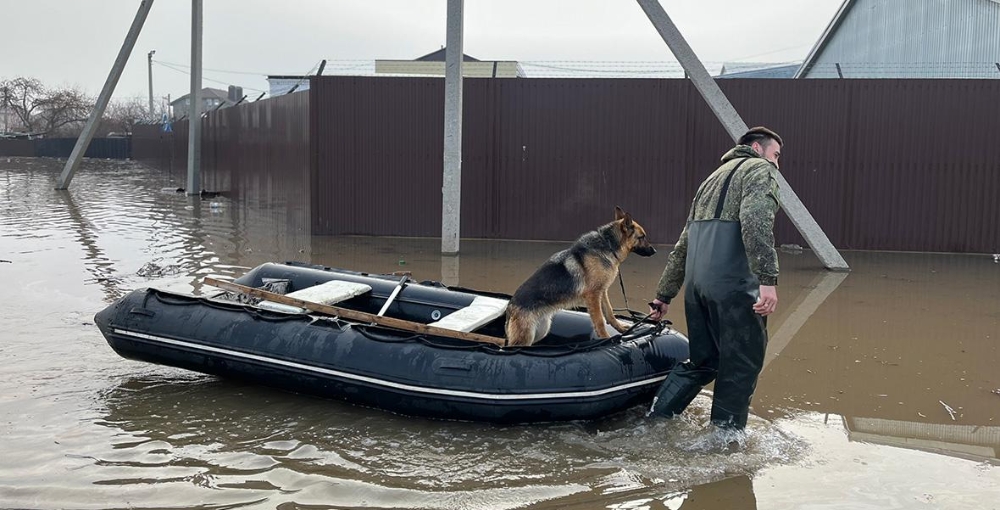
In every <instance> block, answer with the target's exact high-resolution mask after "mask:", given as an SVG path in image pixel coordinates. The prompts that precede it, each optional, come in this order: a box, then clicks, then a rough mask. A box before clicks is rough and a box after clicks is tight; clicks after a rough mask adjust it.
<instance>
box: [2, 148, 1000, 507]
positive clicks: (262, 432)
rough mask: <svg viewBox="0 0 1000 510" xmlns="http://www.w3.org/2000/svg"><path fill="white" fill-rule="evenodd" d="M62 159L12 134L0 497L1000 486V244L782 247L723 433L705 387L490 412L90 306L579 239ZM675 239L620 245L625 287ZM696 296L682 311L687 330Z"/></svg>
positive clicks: (826, 498) (259, 497) (435, 499)
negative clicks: (187, 358) (138, 358)
mask: <svg viewBox="0 0 1000 510" xmlns="http://www.w3.org/2000/svg"><path fill="white" fill-rule="evenodd" d="M61 168H62V167H61V162H60V161H56V160H48V159H18V158H11V159H7V158H0V278H2V281H3V283H4V285H3V288H4V290H5V292H4V294H5V296H4V300H3V304H2V305H0V338H2V340H0V508H44V509H50V508H202V509H212V508H255V509H256V508H261V509H263V508H282V509H296V508H303V509H304V508H310V509H320V508H361V507H365V508H368V507H374V508H497V509H500V508H521V507H528V508H579V509H590V508H609V509H639V508H650V509H656V508H661V509H662V508H670V509H675V510H676V509H678V508H683V509H684V510H691V509H729V508H767V509H773V508H824V509H833V508H845V509H846V508H851V509H857V508H921V509H922V508H948V509H956V508H958V509H964V508H970V509H972V508H975V509H982V508H987V509H988V508H1000V467H998V464H1000V460H998V457H1000V370H998V369H997V366H998V364H1000V352H998V347H997V345H998V337H1000V264H998V263H995V261H994V259H993V257H992V256H990V255H938V254H899V253H866V252H846V253H844V256H845V258H846V259H847V261H848V262H849V263H850V264H851V266H852V267H853V269H854V270H853V271H852V272H851V273H850V274H837V273H829V272H826V271H825V270H823V269H821V267H820V266H819V263H818V262H817V260H816V259H815V257H813V256H812V255H811V254H810V253H809V252H808V251H807V252H805V253H798V254H796V253H782V254H781V264H782V276H781V286H780V288H779V296H780V303H779V310H778V312H777V314H776V315H774V316H772V319H771V321H770V332H771V341H770V345H769V349H768V356H767V366H766V367H765V369H764V372H763V374H762V376H761V379H760V384H759V386H758V392H757V395H756V397H755V399H754V406H753V411H754V416H753V417H752V418H751V423H750V427H749V429H748V430H749V433H748V437H747V440H746V444H745V446H744V447H743V448H742V449H741V450H739V451H737V452H735V453H732V452H727V451H726V450H725V448H723V445H724V443H725V439H726V438H722V437H719V436H717V435H715V434H713V433H712V432H710V429H708V428H707V427H706V426H705V422H706V421H707V415H708V409H709V406H710V400H709V396H708V394H707V393H706V394H704V395H702V396H700V397H699V398H698V400H696V401H695V404H694V405H693V407H692V408H691V409H690V411H689V412H688V413H687V415H686V416H684V417H683V419H680V420H674V421H666V422H664V421H650V420H648V419H646V418H645V417H644V416H643V412H644V409H641V408H636V409H632V410H630V411H629V412H626V413H624V414H621V415H617V416H612V417H609V418H607V419H604V420H600V421H596V422H585V423H564V424H547V425H532V426H516V427H497V426H490V425H483V424H474V423H459V422H446V421H432V420H422V419H412V418H406V417H400V416H396V415H392V414H388V413H385V412H382V411H378V410H373V409H364V408H357V407H353V406H350V405H347V404H342V403H339V402H332V401H326V400H321V399H316V398H311V397H306V396H300V395H295V394H289V393H284V392H281V391H276V390H271V389H267V388H261V387H255V386H248V385H243V384H238V383H234V382H230V381H226V380H220V379H217V378H215V377H209V376H204V375H200V374H195V373H190V372H185V371H182V370H178V369H173V368H168V367H161V366H156V365H149V364H143V363H139V362H133V361H129V360H124V359H122V358H120V357H118V356H117V355H116V354H115V353H114V352H113V351H112V350H111V349H110V348H109V347H108V345H107V344H106V343H105V341H104V339H103V337H102V336H101V334H100V333H99V332H98V330H97V328H96V327H95V326H94V325H93V315H94V313H95V312H97V311H98V310H100V309H101V308H103V307H104V306H106V305H107V304H108V303H110V302H111V301H112V300H114V299H115V298H116V297H119V296H121V295H123V294H124V293H125V292H127V291H128V290H131V289H133V288H137V287H143V286H158V287H167V288H171V289H176V290H182V291H193V292H201V291H202V286H201V284H200V283H199V282H200V279H201V278H203V277H205V276H209V275H223V276H237V275H239V274H241V273H242V272H243V271H245V270H246V269H247V268H249V267H253V266H255V265H257V264H259V263H262V262H266V261H276V260H277V261H282V260H302V261H311V262H314V263H319V264H325V265H329V266H336V267H343V268H348V269H357V270H364V271H372V272H391V271H398V270H408V271H412V272H413V275H414V277H415V278H417V279H419V280H423V279H432V280H442V281H444V282H446V283H449V284H460V285H462V286H465V287H472V288H479V289H483V290H494V291H501V292H508V293H509V292H512V291H513V290H514V289H515V288H516V287H517V285H518V284H519V283H520V282H521V281H522V280H523V279H524V278H526V277H527V276H528V275H529V274H530V273H531V272H532V271H533V270H534V268H535V266H536V265H537V264H539V263H540V262H541V261H543V260H544V259H545V258H547V257H548V255H550V254H551V253H553V252H555V251H557V250H559V249H561V248H562V247H563V246H564V245H565V243H539V242H506V241H505V242H491V241H463V242H462V255H461V256H460V257H445V258H442V257H441V256H440V255H439V254H438V253H437V252H438V249H439V242H438V241H437V240H433V239H431V240H414V239H385V238H364V237H310V236H309V235H307V234H306V232H308V218H307V216H306V212H305V211H304V210H302V208H301V207H300V206H299V205H298V201H297V200H295V198H294V193H292V194H289V195H288V197H290V198H288V197H286V196H285V195H284V194H283V193H284V192H283V191H281V190H280V187H275V186H272V185H271V184H273V183H262V184H261V186H260V188H259V189H256V190H252V191H253V192H252V193H248V195H249V196H247V197H245V199H242V200H240V201H232V200H228V199H226V198H221V197H220V198H212V199H206V200H200V201H195V200H193V199H190V198H188V197H185V196H183V195H179V194H177V193H175V192H173V189H175V188H176V187H177V186H178V185H183V183H177V182H171V181H169V180H168V179H167V178H166V177H163V176H160V175H158V174H157V173H156V172H153V171H151V170H148V169H145V168H143V167H141V166H140V165H138V164H136V163H131V162H113V161H111V162H109V161H85V162H84V164H83V166H82V168H81V170H80V171H79V172H78V174H77V176H76V177H75V179H74V181H73V183H72V186H71V188H72V189H71V190H70V191H68V192H57V191H55V190H54V189H53V188H54V184H55V180H56V177H57V175H58V173H59V171H60V170H61ZM639 220H640V221H641V218H639ZM651 235H653V236H654V237H656V234H655V233H651ZM661 241H666V242H670V241H671V240H669V239H661ZM667 249H669V247H668V246H663V247H662V249H661V252H660V254H658V255H657V256H654V257H652V258H651V259H642V258H639V257H632V258H630V259H629V260H628V261H626V262H625V265H624V266H623V271H622V273H623V276H624V281H625V284H626V289H627V292H628V297H629V304H630V305H632V308H639V307H640V306H641V303H644V302H645V301H647V300H648V299H649V297H650V296H651V294H652V289H653V287H654V286H655V283H656V280H657V278H658V277H659V273H660V270H661V269H662V264H663V262H664V260H665V256H664V254H665V252H666V250H667ZM998 251H1000V249H998ZM612 300H613V301H614V302H615V305H616V306H623V305H624V301H623V299H622V296H621V295H620V294H616V293H613V297H612ZM682 310H683V308H682V306H681V305H680V304H679V303H678V304H677V305H676V306H673V307H672V308H671V311H670V313H669V315H668V317H669V318H670V319H672V320H674V322H675V324H676V326H677V327H678V328H679V329H680V330H682V331H684V330H685V326H684V321H683V313H682ZM949 409H951V412H949Z"/></svg>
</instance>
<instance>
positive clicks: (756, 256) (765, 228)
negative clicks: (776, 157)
mask: <svg viewBox="0 0 1000 510" xmlns="http://www.w3.org/2000/svg"><path fill="white" fill-rule="evenodd" d="M747 157H749V158H754V159H751V160H749V161H747V162H746V163H744V164H743V166H742V167H740V169H739V170H738V171H737V173H735V174H733V178H732V181H731V182H730V183H729V192H728V194H727V195H726V202H725V204H724V205H723V207H722V216H721V219H723V220H739V221H740V226H741V229H742V230H743V245H744V246H745V247H746V250H747V261H749V263H750V270H751V271H752V272H753V273H754V274H755V275H757V278H758V279H759V280H760V284H761V285H777V284H778V254H777V252H775V250H774V215H775V213H777V211H778V181H777V177H776V176H775V172H776V171H777V169H776V168H775V166H774V164H772V163H771V162H770V161H767V160H766V159H763V158H761V157H760V156H758V155H757V153H756V152H754V150H753V149H751V148H750V147H748V146H746V145H737V146H736V147H734V148H733V149H732V150H730V151H729V152H727V153H726V155H725V156H722V166H720V167H719V168H718V170H716V171H715V172H713V173H712V175H710V176H708V178H707V179H705V181H704V182H702V183H701V186H700V187H699V188H698V192H697V193H696V194H695V196H694V203H693V204H692V205H691V212H690V214H689V215H688V221H689V222H690V221H691V220H706V219H711V218H712V216H713V215H714V214H715V208H716V205H717V204H718V203H719V195H720V194H721V193H722V184H723V182H725V180H726V175H728V174H729V171H730V170H732V169H733V167H735V166H736V165H737V163H738V162H739V160H740V159H742V158H747ZM687 245H688V228H687V226H685V227H684V231H682V232H681V237H680V239H678V240H677V244H675V245H674V250H673V251H672V252H671V253H670V255H669V257H668V258H667V265H666V267H665V268H664V269H663V276H661V277H660V284H659V285H658V286H657V288H656V297H657V299H659V300H660V301H663V302H665V303H669V302H670V300H671V299H673V298H674V297H675V296H677V293H678V292H680V288H681V284H683V283H684V265H685V263H686V261H687Z"/></svg>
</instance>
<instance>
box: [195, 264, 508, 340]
mask: <svg viewBox="0 0 1000 510" xmlns="http://www.w3.org/2000/svg"><path fill="white" fill-rule="evenodd" d="M204 281H205V284H206V285H211V286H213V287H218V288H220V289H222V290H228V291H230V292H239V293H242V294H246V295H248V296H252V297H255V298H260V299H266V300H268V301H273V302H275V303H281V304H285V305H291V306H297V307H299V308H305V309H306V310H310V311H313V312H317V313H321V314H324V315H332V316H336V317H342V318H344V319H350V320H355V321H362V322H369V323H375V324H378V325H379V326H385V327H387V328H393V329H400V330H403V331H411V332H414V333H422V334H425V335H434V336H443V337H447V338H457V339H459V340H468V341H470V342H482V343H488V344H493V345H499V346H501V347H503V346H505V345H506V343H507V340H506V339H503V338H499V337H495V336H488V335H481V334H478V333H466V332H464V331H452V330H450V329H444V328H437V327H434V326H428V325H426V324H421V323H419V322H412V321H406V320H402V319H395V318H392V317H381V316H378V315H375V314H373V313H366V312H359V311H357V310H349V309H347V308H341V307H339V306H332V305H323V304H320V303H312V302H309V301H303V300H301V299H295V298H291V297H288V296H285V295H282V294H275V293H274V292H268V291H266V290H263V289H255V288H253V287H247V286H246V285H240V284H238V283H233V282H227V281H223V280H217V279H215V278H212V277H206V278H205V280H204Z"/></svg>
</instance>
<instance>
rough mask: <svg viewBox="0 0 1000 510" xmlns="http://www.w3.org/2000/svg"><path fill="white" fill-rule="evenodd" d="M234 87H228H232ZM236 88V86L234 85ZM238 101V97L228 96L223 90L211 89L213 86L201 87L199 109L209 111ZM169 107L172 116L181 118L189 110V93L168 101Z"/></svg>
mask: <svg viewBox="0 0 1000 510" xmlns="http://www.w3.org/2000/svg"><path fill="white" fill-rule="evenodd" d="M233 88H234V87H230V89H233ZM236 88H238V87H236ZM237 101H239V98H235V99H233V98H230V97H229V93H228V92H226V91H225V90H220V89H213V88H209V87H206V88H203V89H201V111H202V112H203V113H204V112H207V111H208V112H210V111H212V110H215V109H217V108H226V107H228V106H232V105H234V104H236V102H237ZM170 108H171V109H172V110H173V118H175V119H182V118H186V117H187V116H188V115H189V111H190V110H191V94H184V95H183V96H181V97H178V98H177V99H174V100H173V101H171V102H170Z"/></svg>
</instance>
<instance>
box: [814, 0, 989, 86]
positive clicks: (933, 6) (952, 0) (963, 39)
mask: <svg viewBox="0 0 1000 510" xmlns="http://www.w3.org/2000/svg"><path fill="white" fill-rule="evenodd" d="M849 4H850V5H848V6H846V7H847V9H846V10H845V11H844V13H843V14H842V16H843V18H842V19H841V20H840V23H839V25H838V26H836V27H835V28H834V32H833V33H832V34H831V35H830V36H829V38H828V40H827V41H825V44H823V45H822V46H821V47H820V48H818V51H819V53H818V54H817V55H815V56H814V58H813V61H812V63H811V65H808V66H807V67H806V68H805V69H804V71H803V74H802V77H804V78H837V77H838V76H839V75H838V73H837V66H836V64H838V63H839V64H840V68H841V72H842V73H843V76H844V78H995V79H1000V69H998V68H997V66H996V63H998V62H1000V2H998V1H997V0H849Z"/></svg>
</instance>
